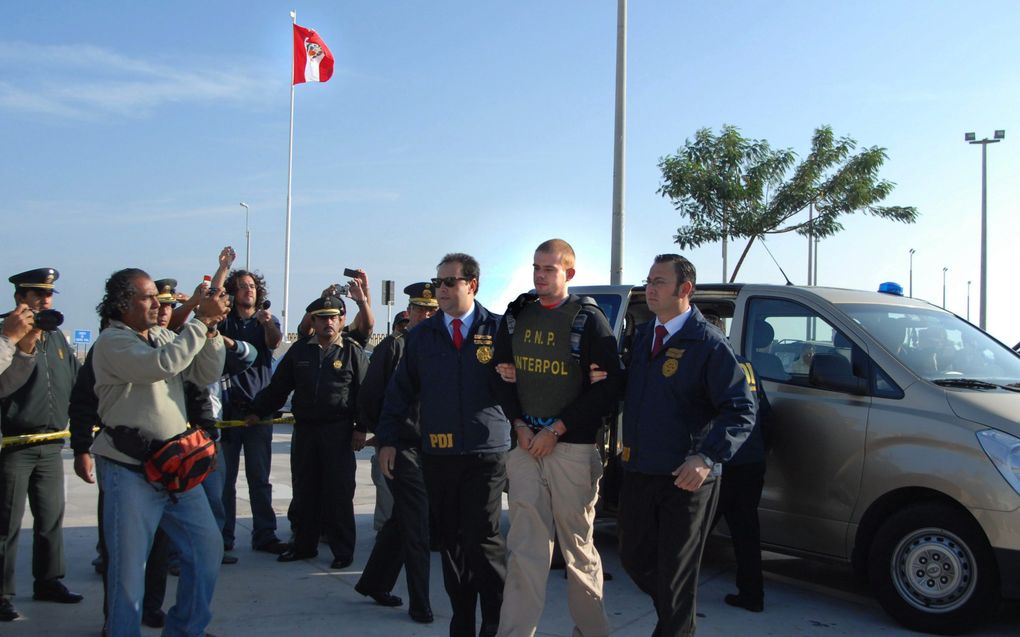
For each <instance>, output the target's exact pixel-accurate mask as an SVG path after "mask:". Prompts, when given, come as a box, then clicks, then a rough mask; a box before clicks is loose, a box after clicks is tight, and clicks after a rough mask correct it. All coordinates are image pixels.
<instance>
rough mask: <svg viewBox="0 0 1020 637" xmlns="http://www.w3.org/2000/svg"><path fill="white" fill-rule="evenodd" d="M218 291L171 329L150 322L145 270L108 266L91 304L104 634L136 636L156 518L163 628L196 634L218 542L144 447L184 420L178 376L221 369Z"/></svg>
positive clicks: (204, 508)
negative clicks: (149, 476) (169, 576)
mask: <svg viewBox="0 0 1020 637" xmlns="http://www.w3.org/2000/svg"><path fill="white" fill-rule="evenodd" d="M227 309H228V306H227V302H226V298H225V297H221V296H208V297H205V298H203V299H202V301H201V302H200V303H199V305H198V307H197V308H196V311H195V318H193V319H191V320H190V321H188V322H187V323H185V325H184V326H183V327H182V328H181V330H180V333H179V334H174V333H173V332H171V331H170V330H168V329H164V328H161V327H159V326H158V325H157V324H156V321H157V315H158V312H159V300H158V296H157V291H156V286H155V285H154V283H153V282H152V279H151V278H150V277H149V275H148V274H146V273H145V272H143V271H142V270H138V269H133V268H131V269H126V270H120V271H118V272H115V273H114V274H113V275H112V276H111V277H110V279H109V280H108V281H107V282H106V295H105V296H104V297H103V300H102V302H101V303H100V304H99V307H98V308H97V310H98V312H99V315H100V318H105V319H108V320H109V321H110V326H109V327H108V328H107V329H106V330H104V331H103V332H102V334H100V336H99V339H98V340H97V341H96V344H95V347H94V351H93V367H94V369H95V374H96V395H97V396H98V397H99V417H100V419H101V420H102V421H103V423H104V424H105V425H106V426H105V427H104V429H103V430H102V431H101V432H100V433H99V435H97V436H96V440H95V442H94V443H93V444H92V453H93V454H94V455H95V456H97V460H96V461H97V469H98V473H99V481H100V485H101V488H102V490H103V494H104V499H105V503H104V510H103V535H104V540H105V542H106V546H107V549H108V551H109V556H110V560H109V563H108V565H107V587H108V598H107V605H108V608H107V611H108V614H107V619H106V627H105V634H106V635H107V637H121V636H125V635H127V636H131V637H136V636H138V635H140V629H139V626H140V624H141V615H142V608H141V600H142V591H143V581H144V564H145V558H146V556H147V555H148V553H149V549H150V547H151V545H152V540H153V536H154V535H155V533H156V527H157V526H161V527H162V528H163V530H164V531H166V533H167V535H169V536H170V540H171V542H173V544H174V545H175V546H176V547H177V549H178V550H179V551H180V560H181V576H180V579H179V580H178V586H177V603H176V604H175V605H174V607H173V608H171V609H170V612H169V613H167V617H166V628H165V629H164V634H172V635H188V636H189V637H190V636H195V635H203V634H205V628H206V626H207V625H208V624H209V621H210V619H211V617H212V615H211V613H210V611H209V603H210V601H211V600H212V596H213V590H214V589H215V587H216V576H217V572H218V570H219V564H220V560H221V559H222V557H223V543H222V541H221V538H220V533H219V529H218V528H217V526H216V521H215V520H214V519H213V514H212V511H211V509H210V508H209V501H208V499H207V498H206V497H205V494H204V493H203V492H202V490H201V489H192V490H190V491H185V492H183V493H178V494H175V495H174V496H173V497H171V495H170V494H169V493H168V492H167V491H165V490H164V489H162V488H154V484H153V483H150V482H148V481H147V480H146V478H145V475H144V473H142V468H141V465H142V461H143V459H144V456H145V451H144V449H145V448H146V447H149V446H151V445H152V443H157V444H158V443H160V442H162V441H165V440H167V439H169V438H172V437H174V436H176V435H178V434H180V433H183V432H184V431H185V430H186V429H187V412H186V407H185V396H184V381H185V380H188V381H190V382H192V383H195V384H196V385H199V386H201V385H208V384H209V383H212V382H213V381H215V380H216V379H218V378H219V377H220V374H221V373H222V371H223V361H224V347H223V339H222V337H220V335H219V333H218V332H216V330H215V327H216V324H217V323H218V322H219V321H220V320H222V319H223V317H224V316H225V315H226V313H227Z"/></svg>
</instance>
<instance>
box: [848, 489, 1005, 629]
mask: <svg viewBox="0 0 1020 637" xmlns="http://www.w3.org/2000/svg"><path fill="white" fill-rule="evenodd" d="M868 573H869V575H870V580H871V583H872V585H873V586H874V591H875V596H876V597H877V598H878V602H879V603H880V604H881V605H882V608H884V609H885V611H886V612H887V613H889V614H890V615H892V616H893V618H895V619H896V620H897V621H898V622H900V623H901V624H903V625H904V626H906V627H908V628H911V629H913V630H920V631H924V632H930V633H939V634H946V635H949V634H956V633H959V632H962V631H963V630H967V629H970V628H973V627H974V626H975V625H976V624H978V623H979V622H981V621H982V620H984V619H986V618H987V617H988V616H989V615H990V614H991V612H992V611H993V610H995V607H996V606H997V605H998V602H999V573H998V568H997V567H996V564H995V558H994V556H993V554H992V549H991V547H990V546H989V544H988V540H987V539H985V535H984V533H983V532H982V530H981V527H980V526H978V524H977V522H975V521H974V520H973V519H972V518H971V517H970V516H969V515H967V514H966V513H964V512H961V511H959V510H957V509H955V508H953V507H950V506H947V505H944V504H939V503H924V504H916V505H913V506H910V507H907V508H906V509H904V510H902V511H899V512H898V513H895V514H893V515H891V516H890V517H889V519H888V520H886V521H885V523H883V524H882V526H881V528H879V530H878V533H876V534H875V539H874V541H873V543H872V545H871V554H870V558H869V559H868Z"/></svg>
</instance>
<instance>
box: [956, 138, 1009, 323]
mask: <svg viewBox="0 0 1020 637" xmlns="http://www.w3.org/2000/svg"><path fill="white" fill-rule="evenodd" d="M1004 139H1006V131H1004V130H997V131H995V134H994V135H993V136H992V139H988V138H987V137H986V138H984V139H981V140H979V139H978V138H977V135H975V134H974V133H964V135H963V140H964V141H966V142H969V143H971V144H981V277H980V281H979V283H978V286H979V287H980V288H981V289H980V293H981V301H980V302H979V303H978V327H980V328H981V329H985V324H986V323H985V321H986V319H987V318H988V315H987V314H988V312H987V311H988V144H997V143H999V142H1001V141H1002V140H1004Z"/></svg>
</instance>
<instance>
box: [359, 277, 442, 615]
mask: <svg viewBox="0 0 1020 637" xmlns="http://www.w3.org/2000/svg"><path fill="white" fill-rule="evenodd" d="M404 294H407V295H408V296H409V297H410V303H409V304H408V306H407V311H406V312H402V314H404V315H405V316H407V319H408V320H407V330H411V329H413V328H414V327H415V326H417V325H418V324H419V323H421V322H422V321H424V320H425V319H428V318H430V317H431V316H432V315H433V314H434V313H435V311H436V309H438V308H439V302H438V301H436V295H435V290H434V288H433V287H432V284H431V283H412V284H411V285H409V286H407V287H406V288H404ZM406 343H407V338H406V336H405V333H404V332H403V331H396V330H395V331H394V333H393V334H391V335H389V336H387V337H386V338H384V339H383V340H382V342H381V343H379V344H378V345H377V346H376V348H375V350H374V351H373V352H372V361H371V363H369V366H368V375H367V376H366V377H365V384H364V385H363V386H362V388H361V395H360V396H359V399H358V402H359V405H358V411H359V413H360V414H361V422H362V423H364V424H365V425H366V426H367V427H368V430H369V431H372V432H375V431H376V423H377V422H378V421H379V414H380V412H381V411H382V405H383V396H384V394H385V392H386V387H387V385H389V382H390V378H392V376H393V372H394V371H395V370H396V368H397V363H399V362H400V359H401V357H402V356H403V354H404V346H405V344H406ZM395 434H396V435H395V437H393V436H391V437H390V438H388V439H387V440H386V441H385V443H384V444H386V445H388V446H391V447H394V448H396V456H395V458H394V466H393V471H392V473H393V475H394V476H395V479H394V480H392V481H391V482H390V483H389V487H390V489H389V490H390V492H391V493H392V498H393V511H392V513H391V515H390V516H389V519H388V520H386V522H385V523H384V524H383V526H382V528H381V529H380V530H379V534H378V535H376V538H375V546H373V547H372V554H371V555H370V556H369V558H368V563H367V564H365V570H364V571H363V572H362V575H361V579H360V580H358V583H357V584H356V585H355V586H354V590H356V591H358V592H359V593H361V594H362V595H366V596H368V597H371V598H372V599H374V600H375V601H376V602H377V603H379V604H381V605H383V606H399V605H400V604H401V601H402V600H401V599H400V598H399V597H396V596H394V595H392V594H390V591H391V590H392V589H393V585H394V584H395V583H396V581H397V576H398V575H400V568H401V567H402V566H403V567H404V569H405V570H406V576H407V592H408V595H409V596H410V610H409V613H410V615H411V619H413V620H415V621H417V622H420V623H429V622H431V621H432V620H433V616H432V607H431V603H430V602H429V508H428V506H429V502H428V493H427V492H426V491H425V479H424V477H423V476H422V472H421V456H420V453H419V448H420V447H421V429H420V428H419V426H418V414H417V410H414V412H413V413H411V414H409V415H408V417H407V418H406V419H405V420H404V422H402V423H401V425H400V427H399V428H398V429H397V430H396V432H395ZM375 442H376V444H377V445H378V444H379V439H378V438H376V440H375ZM375 460H378V457H376V459H375ZM377 466H378V462H377V461H376V462H375V463H374V466H373V480H374V478H375V472H374V469H375V467H377ZM384 484H385V483H384ZM377 497H378V496H377Z"/></svg>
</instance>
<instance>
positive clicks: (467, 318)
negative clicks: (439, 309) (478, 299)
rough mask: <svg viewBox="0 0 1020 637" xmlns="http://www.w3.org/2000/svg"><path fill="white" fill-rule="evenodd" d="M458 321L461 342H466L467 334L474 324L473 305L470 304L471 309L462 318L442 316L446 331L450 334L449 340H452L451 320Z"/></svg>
mask: <svg viewBox="0 0 1020 637" xmlns="http://www.w3.org/2000/svg"><path fill="white" fill-rule="evenodd" d="M458 318H459V319H460V321H461V326H460V335H461V336H462V337H463V340H465V341H466V340H467V335H468V332H470V331H471V324H472V323H474V322H475V304H474V303H472V304H471V309H470V310H468V311H467V314H465V315H464V316H450V315H449V314H445V313H444V314H443V320H444V321H446V331H447V332H448V333H449V334H450V338H453V319H458Z"/></svg>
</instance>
